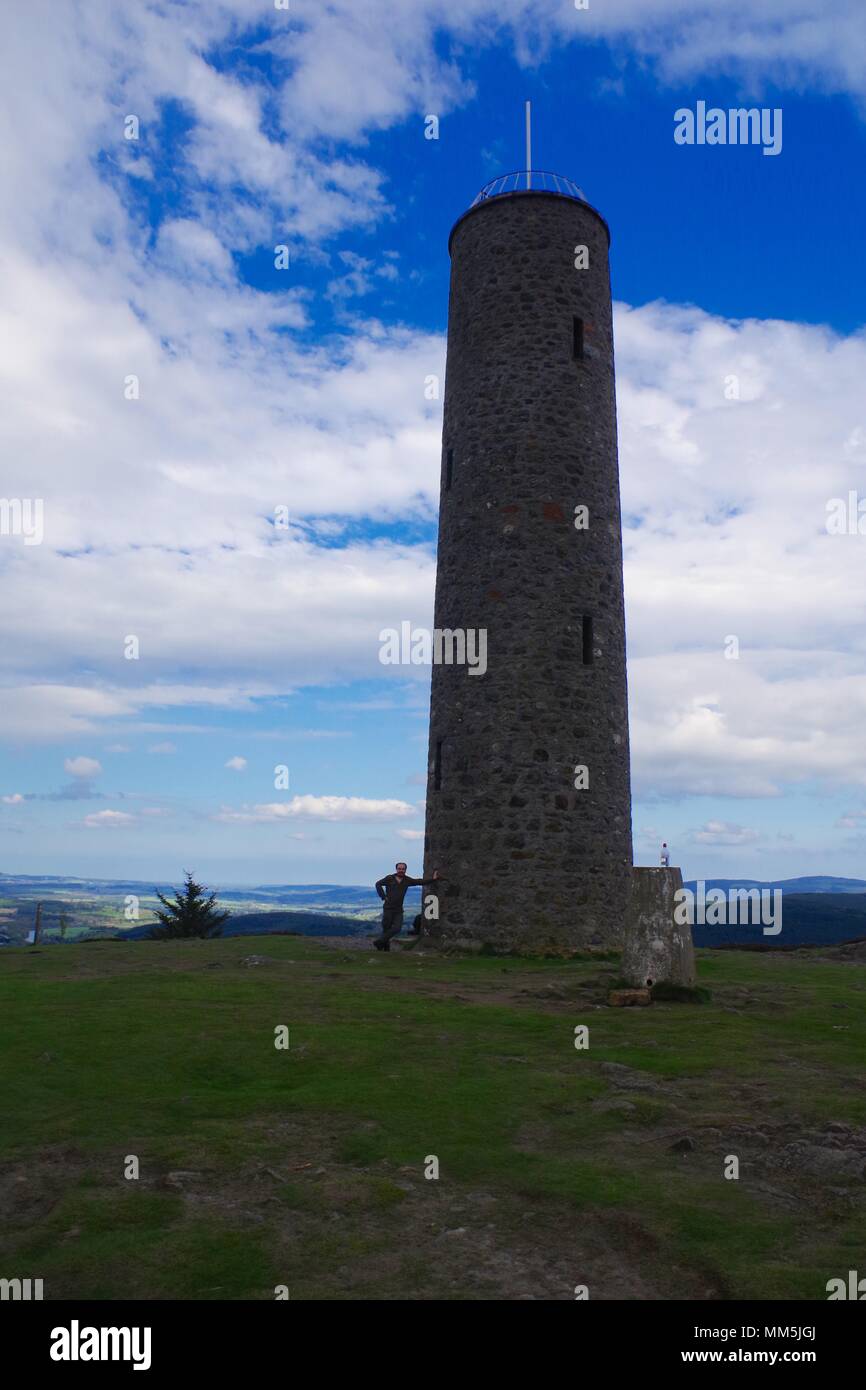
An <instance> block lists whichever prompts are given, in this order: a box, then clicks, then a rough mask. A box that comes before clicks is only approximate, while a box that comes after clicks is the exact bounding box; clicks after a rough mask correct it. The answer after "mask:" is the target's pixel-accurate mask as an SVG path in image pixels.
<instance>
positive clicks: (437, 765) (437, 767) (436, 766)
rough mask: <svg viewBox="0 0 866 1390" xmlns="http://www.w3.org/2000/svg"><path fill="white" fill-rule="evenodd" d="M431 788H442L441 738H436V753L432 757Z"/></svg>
mask: <svg viewBox="0 0 866 1390" xmlns="http://www.w3.org/2000/svg"><path fill="white" fill-rule="evenodd" d="M433 790H434V792H441V790H442V740H441V738H440V739H437V740H436V753H435V755H434V758H433Z"/></svg>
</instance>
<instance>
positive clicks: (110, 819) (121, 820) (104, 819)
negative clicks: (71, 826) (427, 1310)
mask: <svg viewBox="0 0 866 1390" xmlns="http://www.w3.org/2000/svg"><path fill="white" fill-rule="evenodd" d="M134 823H135V816H130V815H129V814H128V813H127V812H126V811H94V812H93V814H92V815H89V816H85V817H84V820H83V821H82V822H81V824H82V825H86V826H87V827H88V829H89V830H102V829H111V830H123V829H125V828H126V827H127V826H130V825H133V824H134Z"/></svg>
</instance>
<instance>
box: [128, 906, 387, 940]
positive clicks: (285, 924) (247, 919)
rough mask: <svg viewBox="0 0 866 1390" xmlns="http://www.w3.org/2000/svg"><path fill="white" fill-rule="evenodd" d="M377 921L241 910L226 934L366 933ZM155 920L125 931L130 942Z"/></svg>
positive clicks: (143, 934) (141, 937)
mask: <svg viewBox="0 0 866 1390" xmlns="http://www.w3.org/2000/svg"><path fill="white" fill-rule="evenodd" d="M372 926H373V924H372V923H370V922H359V921H358V919H357V918H356V917H333V916H331V915H330V914H328V913H325V912H238V913H232V915H231V917H230V918H229V920H228V921H227V922H225V923H224V924H223V930H222V934H223V936H268V935H272V934H273V933H274V932H294V933H297V934H298V935H299V936H365V935H366V934H367V933H369V932H370V930H371V928H372ZM152 930H153V923H152V922H151V923H147V924H146V925H144V926H141V927H133V928H131V930H130V931H121V932H118V933H117V935H118V936H120V937H123V938H125V939H126V940H128V941H144V940H147V938H148V937H149V936H150V934H151V932H152Z"/></svg>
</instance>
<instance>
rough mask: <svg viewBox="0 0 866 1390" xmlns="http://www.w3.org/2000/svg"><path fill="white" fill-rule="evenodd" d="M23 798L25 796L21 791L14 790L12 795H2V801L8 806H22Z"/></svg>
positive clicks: (0, 799) (0, 798)
mask: <svg viewBox="0 0 866 1390" xmlns="http://www.w3.org/2000/svg"><path fill="white" fill-rule="evenodd" d="M23 800H24V797H23V796H22V795H21V793H20V792H13V793H12V795H11V796H3V797H0V801H2V802H3V803H4V804H5V805H6V806H20V805H21V803H22V801H23Z"/></svg>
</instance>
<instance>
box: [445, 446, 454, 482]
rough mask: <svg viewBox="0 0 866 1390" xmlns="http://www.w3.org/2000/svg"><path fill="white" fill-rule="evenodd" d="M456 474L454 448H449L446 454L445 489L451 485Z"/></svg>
mask: <svg viewBox="0 0 866 1390" xmlns="http://www.w3.org/2000/svg"><path fill="white" fill-rule="evenodd" d="M453 475H454V450H453V449H449V450H448V452H447V454H446V455H445V491H446V492H448V491H449V490H450V487H451V479H452V477H453Z"/></svg>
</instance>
